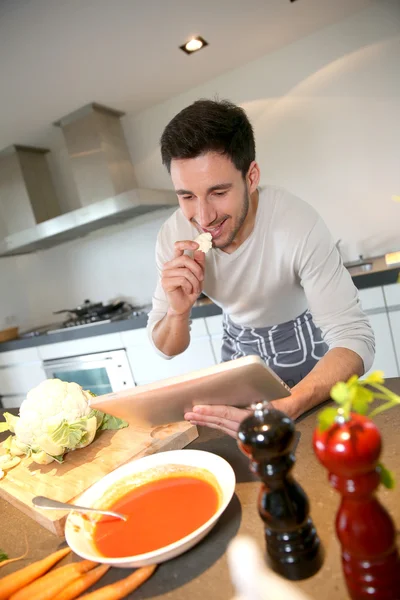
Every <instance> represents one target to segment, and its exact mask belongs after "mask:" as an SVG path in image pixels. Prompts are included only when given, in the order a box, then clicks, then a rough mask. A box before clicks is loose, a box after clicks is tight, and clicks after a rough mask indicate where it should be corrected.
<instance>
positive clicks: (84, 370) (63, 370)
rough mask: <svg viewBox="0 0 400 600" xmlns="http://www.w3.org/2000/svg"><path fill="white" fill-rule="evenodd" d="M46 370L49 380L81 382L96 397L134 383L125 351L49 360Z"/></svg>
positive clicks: (46, 363) (131, 385)
mask: <svg viewBox="0 0 400 600" xmlns="http://www.w3.org/2000/svg"><path fill="white" fill-rule="evenodd" d="M44 370H45V372H46V376H47V378H48V379H53V378H54V379H61V380H62V381H68V382H75V383H78V384H79V385H80V386H82V388H83V389H84V390H90V391H91V392H93V394H96V395H97V396H101V395H102V394H108V393H110V392H119V391H121V390H123V389H125V388H130V387H133V386H134V385H135V382H134V379H133V376H132V372H131V369H130V366H129V361H128V357H127V354H126V351H125V350H113V351H111V352H97V353H95V354H85V355H82V356H71V357H68V358H58V359H54V360H46V361H44Z"/></svg>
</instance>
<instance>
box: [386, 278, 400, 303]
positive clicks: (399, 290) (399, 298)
mask: <svg viewBox="0 0 400 600" xmlns="http://www.w3.org/2000/svg"><path fill="white" fill-rule="evenodd" d="M383 290H384V294H385V300H386V306H400V283H392V284H391V285H384V286H383Z"/></svg>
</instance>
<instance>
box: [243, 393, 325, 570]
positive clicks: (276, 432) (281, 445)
mask: <svg viewBox="0 0 400 600" xmlns="http://www.w3.org/2000/svg"><path fill="white" fill-rule="evenodd" d="M251 408H252V410H253V411H254V413H253V414H252V415H250V416H249V417H247V418H246V419H244V421H242V423H241V424H240V427H239V431H238V446H239V448H240V450H241V451H242V452H243V453H244V454H245V455H246V456H248V457H249V458H250V469H251V470H252V471H253V473H256V474H257V475H258V476H259V477H260V479H261V481H262V487H261V490H260V494H259V498H258V511H259V514H260V516H261V519H262V520H263V522H264V524H265V537H266V543H267V553H268V557H269V562H270V566H271V568H272V569H274V571H276V572H277V573H279V575H282V576H283V577H286V578H287V579H291V580H298V579H306V578H307V577H311V576H312V575H314V574H315V573H316V572H317V571H318V570H319V569H320V567H321V566H322V563H323V551H322V546H321V543H320V540H319V537H318V535H317V532H316V530H315V527H314V524H313V522H312V520H311V518H310V516H309V502H308V498H307V496H306V494H305V492H304V491H303V489H302V488H301V486H300V485H299V484H298V483H297V482H296V481H295V480H294V479H293V477H292V475H291V474H290V470H291V469H292V467H293V465H294V462H295V458H294V454H293V451H292V450H293V444H294V439H295V426H294V423H293V421H292V420H291V419H290V418H289V417H288V416H287V415H285V414H284V413H283V412H281V411H280V410H276V409H274V408H271V405H270V404H269V403H268V402H259V403H257V404H254V405H252V407H251Z"/></svg>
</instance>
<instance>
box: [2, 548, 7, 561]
mask: <svg viewBox="0 0 400 600" xmlns="http://www.w3.org/2000/svg"><path fill="white" fill-rule="evenodd" d="M3 560H8V555H7V554H6V553H5V552H3V550H0V562H3Z"/></svg>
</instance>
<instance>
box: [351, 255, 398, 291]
mask: <svg viewBox="0 0 400 600" xmlns="http://www.w3.org/2000/svg"><path fill="white" fill-rule="evenodd" d="M363 262H367V263H372V268H371V270H370V271H363V270H362V269H361V268H357V267H352V269H351V277H352V279H353V281H354V285H355V286H356V287H357V288H358V289H359V290H364V289H366V288H372V287H378V286H380V285H389V284H391V283H396V282H397V281H398V280H399V276H400V264H396V265H389V266H388V265H387V264H386V261H385V257H384V256H377V257H375V258H365V259H363Z"/></svg>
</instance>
